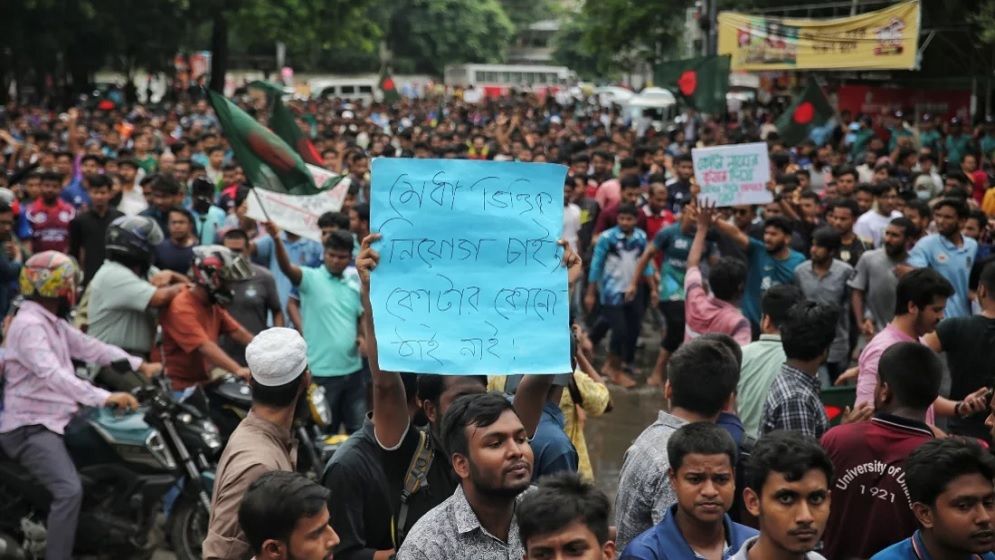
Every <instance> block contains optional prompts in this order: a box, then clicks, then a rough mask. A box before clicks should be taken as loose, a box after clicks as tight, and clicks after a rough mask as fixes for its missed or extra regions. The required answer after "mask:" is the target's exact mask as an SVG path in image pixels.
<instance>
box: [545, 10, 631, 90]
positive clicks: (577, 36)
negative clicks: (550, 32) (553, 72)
mask: <svg viewBox="0 0 995 560" xmlns="http://www.w3.org/2000/svg"><path fill="white" fill-rule="evenodd" d="M590 26H591V24H590V23H589V22H588V21H587V17H586V16H585V15H584V14H583V13H579V14H576V15H575V16H574V17H571V18H569V19H567V20H565V21H564V22H563V24H562V25H561V26H560V30H559V31H558V32H557V33H556V35H555V36H554V37H553V61H554V62H556V63H557V64H561V65H563V66H566V67H567V68H570V69H571V70H573V71H574V72H577V75H578V76H579V77H581V78H582V79H585V80H597V79H607V80H612V81H613V80H614V78H616V77H617V76H616V74H617V73H618V68H617V67H615V66H613V64H612V56H611V53H610V52H608V51H607V50H605V49H592V48H591V47H590V45H588V44H587V43H586V42H585V41H584V34H585V33H586V32H587V29H588V28H589V27H590Z"/></svg>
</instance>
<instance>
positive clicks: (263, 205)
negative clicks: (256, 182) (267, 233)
mask: <svg viewBox="0 0 995 560" xmlns="http://www.w3.org/2000/svg"><path fill="white" fill-rule="evenodd" d="M249 190H250V191H252V194H253V196H255V197H256V202H258V203H259V209H260V210H262V211H263V216H265V217H266V221H267V222H272V221H273V219H272V218H270V217H269V212H267V211H266V205H265V204H263V198H262V197H261V196H259V193H257V192H256V187H254V186H252V184H251V183H249Z"/></svg>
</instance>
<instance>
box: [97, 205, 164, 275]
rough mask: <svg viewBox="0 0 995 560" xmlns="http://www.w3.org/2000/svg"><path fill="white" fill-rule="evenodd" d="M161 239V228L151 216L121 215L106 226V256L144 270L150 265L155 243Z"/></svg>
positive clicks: (160, 241) (153, 255)
mask: <svg viewBox="0 0 995 560" xmlns="http://www.w3.org/2000/svg"><path fill="white" fill-rule="evenodd" d="M162 241H163V235H162V229H161V228H160V227H159V224H157V223H156V222H155V220H153V219H152V218H149V217H146V216H121V217H120V218H117V219H116V220H114V221H113V222H111V225H110V226H108V227H107V248H106V251H107V256H108V257H111V258H112V259H113V260H116V261H118V262H121V263H122V264H125V265H133V266H139V267H141V268H142V270H146V269H148V267H149V266H151V265H152V260H153V258H154V257H155V247H156V245H158V244H160V243H162Z"/></svg>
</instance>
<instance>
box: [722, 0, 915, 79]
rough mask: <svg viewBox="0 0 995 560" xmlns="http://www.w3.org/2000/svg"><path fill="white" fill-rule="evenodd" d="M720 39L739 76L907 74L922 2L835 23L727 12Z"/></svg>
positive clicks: (833, 20) (821, 20)
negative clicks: (824, 72)
mask: <svg viewBox="0 0 995 560" xmlns="http://www.w3.org/2000/svg"><path fill="white" fill-rule="evenodd" d="M718 35H719V54H728V55H731V56H732V69H733V70H734V71H736V70H746V71H763V70H855V69H877V70H883V69H890V70H899V69H905V70H908V69H913V68H915V67H916V50H917V48H916V46H917V43H918V39H919V1H918V0H913V1H911V2H901V3H899V4H894V5H892V6H889V7H887V8H884V9H881V10H876V11H873V12H867V13H863V14H860V15H856V16H852V17H845V18H834V19H798V18H779V17H766V16H761V15H750V14H741V13H736V12H722V13H720V14H719V28H718Z"/></svg>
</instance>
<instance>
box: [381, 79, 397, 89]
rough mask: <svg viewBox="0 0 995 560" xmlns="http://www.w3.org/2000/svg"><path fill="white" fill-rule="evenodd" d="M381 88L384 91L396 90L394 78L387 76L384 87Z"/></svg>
mask: <svg viewBox="0 0 995 560" xmlns="http://www.w3.org/2000/svg"><path fill="white" fill-rule="evenodd" d="M381 89H383V90H384V91H394V79H393V78H385V79H384V81H383V87H382V88H381Z"/></svg>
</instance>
